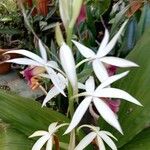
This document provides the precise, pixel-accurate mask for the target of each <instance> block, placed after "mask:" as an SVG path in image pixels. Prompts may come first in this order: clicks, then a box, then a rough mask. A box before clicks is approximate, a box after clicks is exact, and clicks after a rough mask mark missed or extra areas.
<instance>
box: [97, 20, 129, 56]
mask: <svg viewBox="0 0 150 150" xmlns="http://www.w3.org/2000/svg"><path fill="white" fill-rule="evenodd" d="M126 24H127V21H125V22H124V23H123V25H122V26H121V28H120V29H119V31H118V32H117V33H116V35H115V36H114V37H113V38H112V39H111V41H110V42H109V43H108V44H107V46H106V47H105V48H104V49H102V50H101V53H100V54H99V56H100V57H103V56H106V55H107V54H108V53H109V52H110V51H111V50H112V49H113V48H114V46H115V44H116V42H117V40H118V39H119V37H120V35H121V33H122V31H123V29H124V27H125V26H126Z"/></svg>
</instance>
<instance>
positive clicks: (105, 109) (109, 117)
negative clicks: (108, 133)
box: [93, 98, 122, 133]
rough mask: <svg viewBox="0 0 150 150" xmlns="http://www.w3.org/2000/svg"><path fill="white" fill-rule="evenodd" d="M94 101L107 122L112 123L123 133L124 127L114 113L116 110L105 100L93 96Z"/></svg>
mask: <svg viewBox="0 0 150 150" xmlns="http://www.w3.org/2000/svg"><path fill="white" fill-rule="evenodd" d="M93 103H94V105H95V107H96V109H97V111H98V112H99V113H100V115H101V116H102V118H103V119H104V120H105V121H106V122H108V123H109V124H110V125H112V126H113V127H114V128H116V129H117V130H118V131H119V132H120V133H122V129H121V127H120V124H119V122H118V120H117V117H116V115H115V114H114V112H113V111H112V110H111V109H110V108H109V106H108V105H107V104H106V103H105V102H104V101H103V100H101V99H99V98H93Z"/></svg>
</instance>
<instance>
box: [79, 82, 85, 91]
mask: <svg viewBox="0 0 150 150" xmlns="http://www.w3.org/2000/svg"><path fill="white" fill-rule="evenodd" d="M78 88H79V89H82V90H85V85H84V84H83V83H80V82H78Z"/></svg>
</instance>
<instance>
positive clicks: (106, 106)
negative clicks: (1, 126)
mask: <svg viewBox="0 0 150 150" xmlns="http://www.w3.org/2000/svg"><path fill="white" fill-rule="evenodd" d="M126 24H127V21H125V23H124V24H123V25H122V26H121V28H120V30H119V31H118V32H117V33H116V35H115V36H114V37H113V38H112V39H111V40H110V41H109V32H108V30H107V29H105V35H104V38H103V40H102V42H101V45H100V46H99V48H98V50H97V52H96V53H95V52H94V51H93V50H92V49H90V48H88V47H86V46H84V45H82V44H81V43H79V42H77V41H74V40H72V42H73V43H74V45H75V46H76V47H77V49H78V50H79V52H80V53H81V54H82V55H83V56H84V57H85V59H84V60H82V61H81V62H79V63H78V64H77V65H76V63H75V59H74V55H73V53H72V50H71V48H70V47H69V46H68V45H67V44H66V43H65V42H63V43H62V45H61V47H60V50H59V57H60V62H61V67H62V69H63V70H62V69H61V68H60V66H59V65H58V64H57V62H55V61H53V60H48V58H47V54H46V49H45V47H44V45H43V44H42V42H41V40H39V50H40V54H41V57H40V56H38V55H36V54H34V53H32V52H30V51H28V50H13V51H11V52H7V53H17V54H21V55H23V56H25V58H16V59H11V60H8V61H7V62H13V63H17V64H23V65H29V66H30V67H31V68H30V71H29V70H25V71H24V73H25V74H27V79H28V80H30V79H31V77H32V76H33V75H34V74H33V72H32V74H31V70H34V69H35V67H42V72H40V71H38V72H37V73H36V76H37V75H38V76H41V77H44V78H48V79H50V80H51V82H52V83H53V87H52V88H51V89H50V90H49V92H48V93H47V96H46V98H45V99H44V101H43V104H42V105H43V106H45V105H46V103H47V102H48V101H50V100H51V99H52V98H53V97H56V96H57V95H59V94H63V95H64V96H66V95H67V94H66V93H65V92H64V89H65V88H67V89H69V88H71V90H72V91H73V92H72V96H71V97H69V101H73V102H75V100H76V98H78V97H84V98H83V100H82V102H81V103H80V104H79V106H78V107H77V109H76V110H75V112H74V114H73V116H72V120H71V123H70V124H69V126H68V128H67V130H66V131H65V134H68V133H69V132H73V130H74V129H75V128H76V127H77V126H78V124H79V123H80V121H81V120H82V117H83V116H84V114H85V112H86V111H87V110H88V109H90V106H91V104H92V105H94V106H95V108H96V110H97V112H98V113H99V115H100V116H101V117H102V118H103V119H104V120H105V121H106V122H107V123H109V124H110V125H111V126H113V127H114V128H116V129H117V130H118V131H119V132H120V133H122V134H123V131H122V129H121V126H120V124H119V121H118V119H117V117H116V114H115V112H116V111H117V109H118V108H117V107H118V105H119V103H118V101H116V103H115V100H113V99H124V100H126V101H129V102H131V103H134V104H136V105H139V106H142V105H141V103H140V102H138V101H137V100H136V99H135V98H134V97H133V96H131V95H130V94H129V93H127V92H125V91H123V90H121V89H118V88H112V87H111V84H112V83H114V82H115V81H117V80H119V79H121V78H123V77H125V76H126V75H127V74H128V73H129V71H126V72H123V73H120V74H115V75H114V72H113V74H111V75H110V72H109V71H108V69H107V67H108V66H114V68H115V67H116V66H117V67H123V68H124V67H137V66H138V65H137V64H135V63H134V62H131V61H129V60H125V59H122V58H117V57H113V56H107V55H108V54H109V52H110V51H111V50H112V49H113V48H114V46H115V44H116V42H117V40H118V38H119V37H120V34H121V33H122V31H123V29H124V27H125V25H126ZM86 62H88V63H91V64H92V68H93V72H94V75H95V76H91V75H89V78H88V79H87V80H86V82H85V84H84V83H80V82H78V78H77V71H76V69H77V68H78V66H80V65H82V64H83V63H86ZM106 64H107V65H106ZM115 69H116V68H115ZM115 71H116V70H115ZM95 78H97V79H98V80H99V82H101V84H100V85H96V84H95ZM80 89H82V90H84V91H85V92H82V93H79V92H80ZM112 98H113V99H112ZM113 106H114V107H113ZM116 108H117V109H116ZM69 111H71V110H69ZM63 125H64V124H63ZM63 125H60V126H57V123H53V124H51V125H50V126H49V132H46V131H38V132H35V133H34V134H33V135H31V136H30V137H35V136H42V137H41V138H40V139H39V140H38V141H37V142H36V144H35V145H34V146H33V149H32V150H40V149H41V148H42V146H43V145H44V144H45V143H46V141H48V143H47V150H51V149H52V143H53V142H52V139H53V135H54V133H55V132H56V130H57V129H58V128H60V127H61V126H63ZM87 127H89V128H91V129H92V131H93V132H91V133H89V134H88V135H87V136H86V137H85V138H84V139H83V140H82V141H81V142H80V143H79V145H78V146H77V147H76V148H75V150H82V149H83V148H84V147H86V146H87V145H88V144H89V143H91V141H92V140H94V139H95V141H96V144H97V146H98V147H99V149H100V150H103V149H105V148H104V144H103V140H104V141H105V142H106V143H107V144H108V146H110V148H111V149H113V150H116V149H117V148H116V146H115V144H114V142H113V141H112V140H111V139H110V137H112V138H114V137H113V135H112V134H111V133H109V132H106V131H100V128H98V127H93V126H87ZM114 139H115V138H114Z"/></svg>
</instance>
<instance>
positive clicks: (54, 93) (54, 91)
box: [40, 73, 85, 107]
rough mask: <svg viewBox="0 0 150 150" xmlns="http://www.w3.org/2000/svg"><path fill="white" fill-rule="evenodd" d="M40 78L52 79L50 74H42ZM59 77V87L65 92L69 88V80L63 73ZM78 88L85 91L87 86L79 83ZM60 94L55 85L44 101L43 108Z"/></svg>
mask: <svg viewBox="0 0 150 150" xmlns="http://www.w3.org/2000/svg"><path fill="white" fill-rule="evenodd" d="M40 76H41V77H44V78H48V79H50V76H49V75H48V74H40ZM57 76H58V79H59V85H60V87H61V89H63V90H64V89H66V87H67V86H68V80H67V78H65V77H64V76H63V75H62V74H61V73H58V74H57ZM78 88H79V89H85V86H84V85H83V84H82V83H80V82H78ZM59 94H60V91H59V90H58V89H57V88H56V86H55V85H54V86H53V87H52V88H51V89H50V90H49V92H48V93H47V95H46V97H45V99H44V101H43V104H42V107H43V106H45V105H46V103H47V102H48V101H50V100H51V99H52V98H54V97H56V96H57V95H59Z"/></svg>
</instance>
